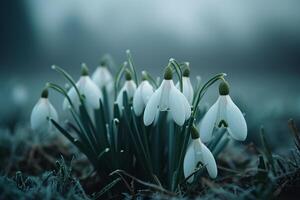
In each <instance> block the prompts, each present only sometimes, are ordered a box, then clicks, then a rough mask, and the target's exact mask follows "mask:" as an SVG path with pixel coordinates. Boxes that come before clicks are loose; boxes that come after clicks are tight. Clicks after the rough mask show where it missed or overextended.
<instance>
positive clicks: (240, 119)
mask: <svg viewBox="0 0 300 200" xmlns="http://www.w3.org/2000/svg"><path fill="white" fill-rule="evenodd" d="M227 103H228V104H227V113H226V115H227V119H226V120H227V123H228V132H229V134H230V135H231V136H232V137H233V138H234V139H236V140H240V141H243V140H245V139H246V137H247V124H246V120H245V118H244V115H243V113H242V112H241V111H240V109H239V108H238V107H237V106H236V105H235V104H234V103H233V101H232V100H231V98H230V96H227Z"/></svg>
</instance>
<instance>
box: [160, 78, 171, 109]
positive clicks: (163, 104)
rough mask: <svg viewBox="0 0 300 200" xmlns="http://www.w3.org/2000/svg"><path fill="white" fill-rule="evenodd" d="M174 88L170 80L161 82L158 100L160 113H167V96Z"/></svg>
mask: <svg viewBox="0 0 300 200" xmlns="http://www.w3.org/2000/svg"><path fill="white" fill-rule="evenodd" d="M173 87H174V84H173V81H172V80H163V82H162V83H161V85H160V87H159V88H160V90H161V94H160V97H159V98H160V99H159V110H160V111H167V110H168V109H169V96H170V92H171V89H172V88H173Z"/></svg>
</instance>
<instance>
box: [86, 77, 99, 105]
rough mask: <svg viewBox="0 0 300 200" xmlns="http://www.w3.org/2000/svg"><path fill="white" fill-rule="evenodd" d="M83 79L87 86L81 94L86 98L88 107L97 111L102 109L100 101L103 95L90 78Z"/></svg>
mask: <svg viewBox="0 0 300 200" xmlns="http://www.w3.org/2000/svg"><path fill="white" fill-rule="evenodd" d="M83 78H85V85H84V87H83V88H82V91H81V93H82V94H83V95H84V96H85V98H86V102H87V105H88V106H90V108H92V109H97V108H99V107H100V103H99V100H100V99H102V93H101V91H100V89H99V88H98V87H97V85H96V84H95V83H94V82H93V81H92V80H91V79H90V77H88V76H86V77H83Z"/></svg>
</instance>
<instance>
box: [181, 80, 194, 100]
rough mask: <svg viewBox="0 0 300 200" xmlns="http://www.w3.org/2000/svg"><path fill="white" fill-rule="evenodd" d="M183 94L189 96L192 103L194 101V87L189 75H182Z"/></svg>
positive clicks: (188, 98)
mask: <svg viewBox="0 0 300 200" xmlns="http://www.w3.org/2000/svg"><path fill="white" fill-rule="evenodd" d="M182 86H183V88H182V89H183V94H184V96H185V97H186V98H187V100H188V102H189V104H190V105H192V103H193V98H194V89H193V86H192V84H191V81H190V78H189V77H182Z"/></svg>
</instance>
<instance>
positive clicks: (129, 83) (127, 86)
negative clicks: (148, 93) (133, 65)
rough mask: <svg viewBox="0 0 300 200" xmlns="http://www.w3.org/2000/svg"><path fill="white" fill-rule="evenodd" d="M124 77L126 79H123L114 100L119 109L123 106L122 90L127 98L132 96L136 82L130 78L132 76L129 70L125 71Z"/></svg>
mask: <svg viewBox="0 0 300 200" xmlns="http://www.w3.org/2000/svg"><path fill="white" fill-rule="evenodd" d="M125 79H126V81H125V83H124V85H123V87H122V88H121V90H120V92H119V94H118V96H117V100H116V101H117V104H118V106H119V109H120V111H121V110H122V108H123V94H124V92H126V93H127V97H128V100H130V99H132V98H133V96H134V93H135V91H136V84H135V82H134V81H133V80H132V76H131V73H130V72H129V70H126V71H125Z"/></svg>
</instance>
